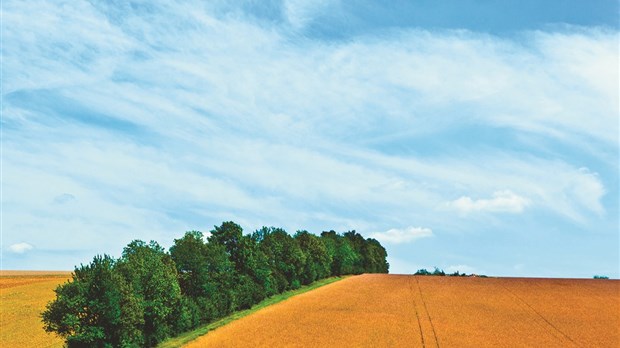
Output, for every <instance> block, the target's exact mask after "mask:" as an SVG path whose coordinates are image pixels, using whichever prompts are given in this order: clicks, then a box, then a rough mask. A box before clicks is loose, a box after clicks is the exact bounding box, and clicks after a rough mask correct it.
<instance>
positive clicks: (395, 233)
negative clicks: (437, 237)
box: [370, 227, 433, 244]
mask: <svg viewBox="0 0 620 348" xmlns="http://www.w3.org/2000/svg"><path fill="white" fill-rule="evenodd" d="M370 236H371V237H372V238H375V239H377V240H378V241H380V242H385V243H391V244H403V243H411V242H413V241H415V240H418V239H421V238H428V237H432V236H433V231H432V230H431V229H430V228H424V227H408V228H404V229H397V228H392V229H389V230H387V231H385V232H376V233H373V234H371V235H370Z"/></svg>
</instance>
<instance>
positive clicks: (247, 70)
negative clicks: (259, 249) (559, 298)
mask: <svg viewBox="0 0 620 348" xmlns="http://www.w3.org/2000/svg"><path fill="white" fill-rule="evenodd" d="M619 14H620V12H619V8H618V2H617V1H615V0H611V1H607V0H601V1H577V0H572V1H570V0H550V1H538V0H525V1H501V2H499V1H491V0H463V1H431V0H412V1H397V0H395V1H390V2H387V3H386V2H385V1H363V0H359V1H337V0H324V1H319V0H280V1H258V0H247V1H234V2H230V1H209V2H203V1H183V2H178V3H173V2H170V1H152V0H149V1H108V0H101V1H98V0H92V1H80V0H70V1H62V0H59V1H45V0H42V1H39V0H32V1H18V0H5V1H4V2H3V3H2V48H1V51H2V52H1V53H2V77H1V80H2V91H1V96H2V106H1V111H2V122H1V124H2V153H1V157H2V198H1V201H2V219H1V227H2V245H1V251H2V265H1V267H2V268H3V269H59V270H60V269H67V270H71V269H73V267H74V266H76V265H79V264H81V263H84V264H85V263H88V262H89V261H90V260H92V257H93V256H94V255H96V254H103V253H106V254H110V255H112V256H115V257H118V256H119V255H120V253H121V251H122V248H123V247H124V246H125V245H126V244H127V243H129V242H130V241H131V240H134V239H142V240H146V241H149V240H156V241H158V242H159V243H160V244H162V245H163V246H164V247H169V246H170V245H172V243H173V240H174V239H175V238H180V237H181V236H182V235H183V233H184V232H185V231H188V230H200V231H203V232H208V231H210V230H211V229H213V226H214V225H219V224H221V223H222V222H223V221H229V220H232V221H235V222H237V223H239V224H240V225H241V226H242V227H243V228H244V231H245V232H246V233H251V232H252V231H254V230H256V229H258V228H260V227H262V226H276V227H282V228H284V229H286V230H287V231H288V232H289V233H294V232H295V231H296V230H308V231H310V232H312V233H316V234H319V233H320V232H321V231H325V230H332V229H333V230H336V231H339V232H345V231H348V230H356V231H357V232H359V233H361V234H362V235H363V236H365V237H372V238H376V239H377V240H379V241H380V242H381V243H382V244H383V245H384V246H385V247H386V249H387V252H388V261H389V263H390V271H391V273H413V272H415V271H416V270H417V269H420V268H428V269H432V268H433V267H439V268H442V269H444V270H446V271H448V272H454V271H456V270H459V271H461V272H466V273H478V274H487V275H490V276H514V277H571V278H573V277H577V278H591V277H592V276H594V275H607V276H609V277H613V278H618V277H620V259H619V250H620V242H619V212H620V210H619V209H620V206H619V202H618V201H619V166H620V164H619V163H620V158H619V144H620V143H619V133H620V129H619V72H618V69H619V68H618V66H619V47H618V46H619V37H620V36H619V30H620V25H619V22H618V18H619Z"/></svg>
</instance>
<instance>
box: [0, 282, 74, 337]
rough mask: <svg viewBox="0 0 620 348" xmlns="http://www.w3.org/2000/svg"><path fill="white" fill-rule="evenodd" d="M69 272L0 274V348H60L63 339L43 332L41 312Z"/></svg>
mask: <svg viewBox="0 0 620 348" xmlns="http://www.w3.org/2000/svg"><path fill="white" fill-rule="evenodd" d="M70 274H71V272H50V271H1V272H0V309H1V311H0V313H1V314H0V347H2V348H9V347H62V346H63V340H62V339H60V338H58V337H57V336H55V335H52V334H48V333H46V332H45V331H44V330H43V324H42V323H41V318H40V313H41V311H43V309H44V308H45V305H46V304H47V302H49V301H51V300H52V299H54V298H55V293H54V289H55V288H56V287H57V286H58V285H59V284H62V283H64V282H65V281H66V280H67V279H69V277H70Z"/></svg>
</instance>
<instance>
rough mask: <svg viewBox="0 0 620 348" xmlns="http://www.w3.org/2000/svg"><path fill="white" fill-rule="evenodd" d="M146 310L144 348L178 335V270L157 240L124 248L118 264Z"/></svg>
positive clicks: (143, 333) (179, 301)
mask: <svg viewBox="0 0 620 348" xmlns="http://www.w3.org/2000/svg"><path fill="white" fill-rule="evenodd" d="M117 267H118V269H119V272H120V273H121V274H122V275H123V277H124V278H125V279H126V280H127V281H128V283H129V284H130V285H131V287H132V289H133V296H134V298H135V299H136V301H137V303H139V304H140V306H141V307H142V308H143V319H144V320H143V324H142V325H141V327H140V331H141V332H142V336H143V342H144V345H146V346H148V347H151V346H154V345H156V344H157V343H159V342H161V341H163V340H164V339H166V338H167V337H169V336H171V335H173V334H175V333H177V328H178V326H177V324H176V320H177V316H178V312H177V311H176V309H177V308H180V307H181V305H182V302H181V288H180V286H179V283H178V280H177V271H176V267H175V264H174V262H173V261H172V258H171V257H170V255H169V254H167V253H165V252H164V249H163V248H162V247H161V246H160V245H159V244H157V243H156V242H155V241H151V242H150V243H149V244H146V243H145V242H143V241H141V240H134V241H132V242H131V243H129V244H128V245H127V246H126V247H125V248H124V249H123V255H122V257H121V259H120V260H119V263H118V265H117Z"/></svg>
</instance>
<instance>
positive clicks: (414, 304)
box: [409, 281, 426, 348]
mask: <svg viewBox="0 0 620 348" xmlns="http://www.w3.org/2000/svg"><path fill="white" fill-rule="evenodd" d="M409 291H410V292H411V301H412V302H413V310H414V311H415V317H416V319H417V321H418V329H420V339H421V340H422V348H425V347H426V344H424V332H422V323H421V322H420V314H419V313H418V306H417V305H416V302H415V291H414V290H413V285H412V282H411V281H410V282H409Z"/></svg>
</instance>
